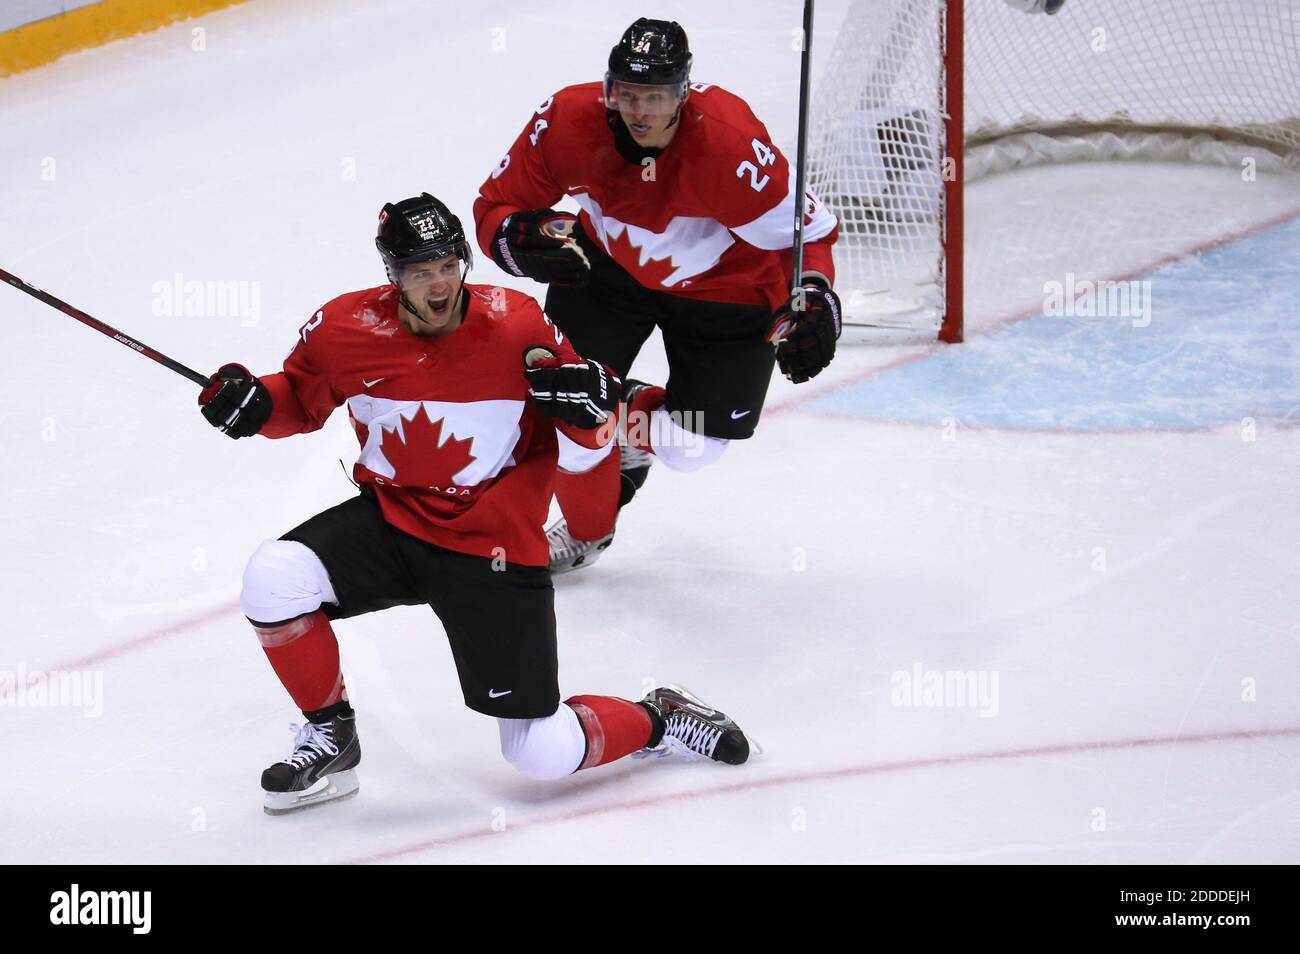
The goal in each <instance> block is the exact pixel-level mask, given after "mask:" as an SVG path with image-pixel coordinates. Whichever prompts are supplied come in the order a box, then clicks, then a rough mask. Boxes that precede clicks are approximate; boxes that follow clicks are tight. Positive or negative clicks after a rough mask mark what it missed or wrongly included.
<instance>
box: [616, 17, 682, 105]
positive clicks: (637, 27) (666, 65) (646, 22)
mask: <svg viewBox="0 0 1300 954" xmlns="http://www.w3.org/2000/svg"><path fill="white" fill-rule="evenodd" d="M692 59H693V57H692V56H691V47H690V44H689V43H688V42H687V40H686V31H685V30H683V29H682V27H681V24H679V23H677V22H676V21H672V22H669V21H668V20H651V19H649V18H647V17H641V19H639V20H637V21H636V22H635V23H633V24H632V25H631V26H630V27H628V28H627V30H626V31H624V33H623V38H622V39H621V40H619V41H618V46H616V47H614V49H612V50H611V51H610V53H609V70H608V72H607V73H606V74H605V88H606V93H608V90H609V85H610V83H611V82H612V81H614V80H618V81H620V82H624V83H638V84H641V85H645V86H674V87H676V88H677V94H678V97H679V98H680V99H685V98H686V87H687V84H688V83H690V77H691V60H692Z"/></svg>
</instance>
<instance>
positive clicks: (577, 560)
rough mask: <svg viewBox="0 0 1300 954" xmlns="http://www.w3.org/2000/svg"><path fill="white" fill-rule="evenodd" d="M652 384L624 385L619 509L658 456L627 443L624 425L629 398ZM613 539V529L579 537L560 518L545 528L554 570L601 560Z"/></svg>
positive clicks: (568, 569)
mask: <svg viewBox="0 0 1300 954" xmlns="http://www.w3.org/2000/svg"><path fill="white" fill-rule="evenodd" d="M649 386H650V385H648V384H645V383H644V382H641V381H628V382H626V383H625V384H624V386H623V398H622V402H621V403H622V405H623V409H622V412H621V413H620V414H619V427H620V434H619V435H618V444H619V448H618V449H619V460H618V476H619V491H618V507H619V509H620V510H622V509H623V508H624V507H626V506H627V505H628V503H630V502H631V500H632V498H633V497H635V496H636V492H637V491H638V490H640V489H641V485H642V484H644V483H645V479H646V477H647V475H649V473H650V466H651V465H652V464H653V463H654V459H655V455H654V454H652V453H650V452H649V451H644V450H641V449H640V448H637V447H633V446H632V445H631V444H628V443H627V435H626V433H625V432H623V428H625V427H626V423H627V401H628V399H630V398H631V397H632V395H634V394H635V393H636V392H637V391H640V390H641V389H642V388H647V387H649ZM643 426H644V425H643ZM613 542H614V534H613V532H610V533H609V534H608V535H606V536H603V537H601V538H600V539H599V540H577V539H575V538H574V536H573V534H571V533H569V522H568V521H567V520H565V519H564V518H563V517H561V518H560V519H559V520H556V521H555V523H553V524H551V525H550V526H549V527H547V528H546V543H547V545H548V546H549V548H550V567H551V572H552V573H568V572H569V571H570V570H577V569H581V568H583V567H588V566H591V565H592V564H593V563H595V562H596V561H597V560H598V559H600V555H601V554H602V553H604V552H605V551H606V550H607V549H609V545H610V544H611V543H613Z"/></svg>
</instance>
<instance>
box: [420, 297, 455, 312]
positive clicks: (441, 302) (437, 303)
mask: <svg viewBox="0 0 1300 954" xmlns="http://www.w3.org/2000/svg"><path fill="white" fill-rule="evenodd" d="M450 302H451V296H450V295H443V296H442V297H441V298H426V299H425V303H426V304H427V305H428V306H429V310H430V311H432V312H433V313H434V314H435V315H440V314H442V313H443V312H444V311H446V310H447V305H448V304H449V303H450Z"/></svg>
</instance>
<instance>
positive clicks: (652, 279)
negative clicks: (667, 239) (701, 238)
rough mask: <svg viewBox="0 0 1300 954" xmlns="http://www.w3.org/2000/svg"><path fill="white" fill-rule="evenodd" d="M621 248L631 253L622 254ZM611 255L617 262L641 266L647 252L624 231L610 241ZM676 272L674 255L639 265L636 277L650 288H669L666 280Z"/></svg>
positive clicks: (653, 259)
mask: <svg viewBox="0 0 1300 954" xmlns="http://www.w3.org/2000/svg"><path fill="white" fill-rule="evenodd" d="M620 246H621V247H622V248H625V249H630V250H631V253H630V254H629V253H627V252H623V253H622V254H620ZM609 254H610V257H611V258H614V259H616V260H617V259H621V260H623V261H634V262H637V263H638V265H639V263H640V261H641V256H643V255H644V254H645V252H644V251H643V250H642V249H641V246H639V245H637V244H635V243H634V242H633V241H632V240H631V239H630V238H629V237H628V233H627V229H624V230H623V232H622V233H621V234H620V235H619V236H618V238H614V239H610V242H609ZM675 271H677V266H676V265H675V264H673V258H672V255H668V256H666V257H664V258H651V259H647V260H646V263H645V265H639V267H638V268H637V271H636V277H637V279H638V280H639V281H640V282H641V284H643V285H645V286H646V287H648V288H669V287H671V286H669V285H665V284H664V279H666V278H667V277H668V276H669V275H671V274H672V273H673V272H675ZM692 277H694V276H692Z"/></svg>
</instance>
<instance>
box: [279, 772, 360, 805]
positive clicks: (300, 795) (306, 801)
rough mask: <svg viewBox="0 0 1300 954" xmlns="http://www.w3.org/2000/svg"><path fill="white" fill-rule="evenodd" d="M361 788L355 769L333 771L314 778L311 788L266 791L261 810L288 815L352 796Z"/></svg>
mask: <svg viewBox="0 0 1300 954" xmlns="http://www.w3.org/2000/svg"><path fill="white" fill-rule="evenodd" d="M360 790H361V782H360V780H359V779H358V778H357V770H356V769H348V770H347V771H345V772H335V773H334V774H333V775H325V776H323V777H321V778H319V779H317V780H316V784H315V785H313V786H312V787H311V788H308V789H304V790H303V791H301V792H266V793H265V794H266V801H265V802H264V803H263V805H262V810H263V811H265V812H266V813H267V814H268V815H288V814H290V813H292V812H300V811H303V810H304V809H307V808H315V807H316V806H317V805H324V804H327V803H328V802H340V801H343V800H344V799H347V798H352V797H353V796H355V795H356V794H357V792H359V791H360Z"/></svg>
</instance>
